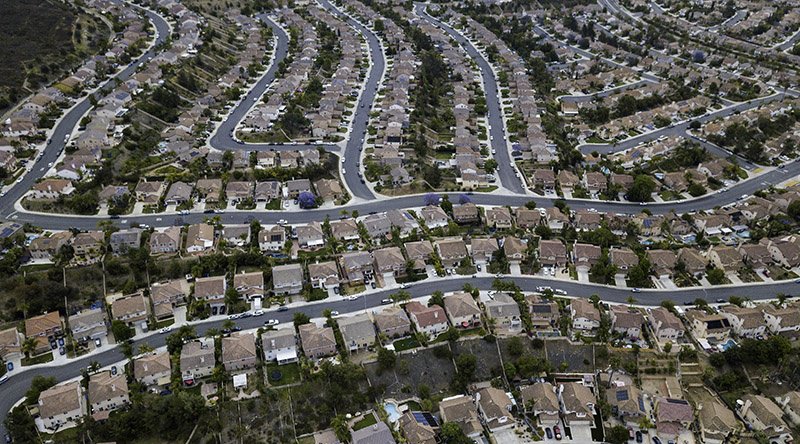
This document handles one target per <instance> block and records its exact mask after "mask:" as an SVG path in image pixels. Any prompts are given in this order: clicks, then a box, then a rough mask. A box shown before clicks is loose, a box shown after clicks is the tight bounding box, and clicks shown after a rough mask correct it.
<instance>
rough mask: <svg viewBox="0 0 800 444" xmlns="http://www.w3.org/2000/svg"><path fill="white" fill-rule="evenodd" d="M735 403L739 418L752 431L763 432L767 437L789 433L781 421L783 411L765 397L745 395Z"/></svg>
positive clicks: (786, 426)
mask: <svg viewBox="0 0 800 444" xmlns="http://www.w3.org/2000/svg"><path fill="white" fill-rule="evenodd" d="M742 401H743V402H742V403H741V404H739V403H737V406H738V407H739V416H740V417H741V418H742V419H744V421H745V423H747V424H748V425H749V426H750V427H752V428H753V429H754V430H759V431H762V432H764V433H765V434H766V435H767V437H769V438H771V437H775V436H777V435H782V434H784V433H787V434H789V433H791V432H790V431H789V426H788V425H786V422H784V421H783V411H782V410H781V408H780V407H778V405H777V404H775V403H774V402H773V401H772V400H771V399H769V398H767V397H766V396H761V395H751V394H747V395H744V396H743V397H742Z"/></svg>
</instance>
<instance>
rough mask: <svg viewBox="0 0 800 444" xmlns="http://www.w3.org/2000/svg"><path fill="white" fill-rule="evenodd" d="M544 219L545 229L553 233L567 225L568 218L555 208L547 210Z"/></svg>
mask: <svg viewBox="0 0 800 444" xmlns="http://www.w3.org/2000/svg"><path fill="white" fill-rule="evenodd" d="M544 217H545V219H546V220H547V227H548V228H550V229H551V230H553V231H561V230H562V229H563V228H564V226H565V225H567V224H569V217H568V216H567V215H566V214H564V213H562V212H561V210H559V209H558V208H556V207H551V208H547V209H546V210H545V212H544Z"/></svg>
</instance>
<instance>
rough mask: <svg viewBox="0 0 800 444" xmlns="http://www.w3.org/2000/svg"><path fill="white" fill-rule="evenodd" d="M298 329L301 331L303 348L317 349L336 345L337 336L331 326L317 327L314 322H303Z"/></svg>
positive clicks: (306, 349)
mask: <svg viewBox="0 0 800 444" xmlns="http://www.w3.org/2000/svg"><path fill="white" fill-rule="evenodd" d="M297 329H298V330H299V331H300V340H301V341H302V343H303V350H305V351H306V352H308V351H309V350H315V349H318V348H322V347H330V346H331V345H333V346H335V345H336V338H335V337H334V335H333V329H332V328H330V327H317V326H316V325H314V324H303V325H301V326H299V327H297Z"/></svg>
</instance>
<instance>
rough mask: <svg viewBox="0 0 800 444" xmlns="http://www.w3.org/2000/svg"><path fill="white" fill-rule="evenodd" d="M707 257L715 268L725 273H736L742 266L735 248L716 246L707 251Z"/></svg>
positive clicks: (739, 255)
mask: <svg viewBox="0 0 800 444" xmlns="http://www.w3.org/2000/svg"><path fill="white" fill-rule="evenodd" d="M707 256H708V259H709V261H711V263H712V264H714V266H715V267H716V268H719V269H720V270H724V271H725V272H736V271H739V270H740V269H741V268H742V267H743V266H744V263H743V262H742V255H741V254H739V252H738V251H736V248H735V247H727V246H720V245H716V246H713V247H711V248H709V249H708V254H707Z"/></svg>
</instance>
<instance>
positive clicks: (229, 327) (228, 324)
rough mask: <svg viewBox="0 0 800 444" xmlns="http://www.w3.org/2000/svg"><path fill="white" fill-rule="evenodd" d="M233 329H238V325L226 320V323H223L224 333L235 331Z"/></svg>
mask: <svg viewBox="0 0 800 444" xmlns="http://www.w3.org/2000/svg"><path fill="white" fill-rule="evenodd" d="M233 327H236V323H235V322H233V321H232V320H230V319H225V321H223V322H222V331H225V330H233Z"/></svg>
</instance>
